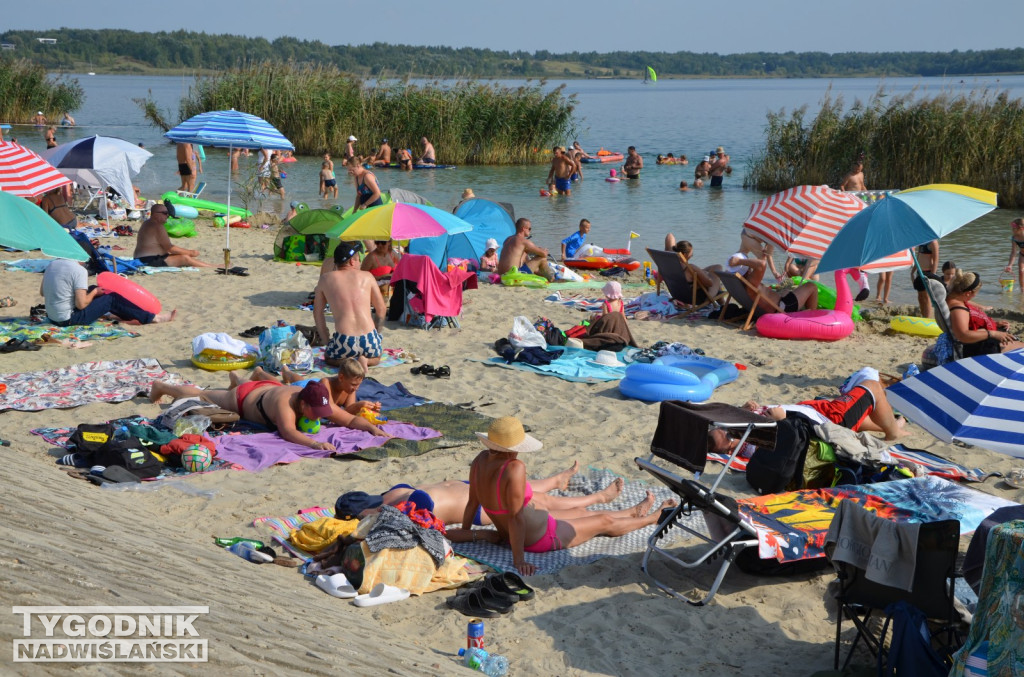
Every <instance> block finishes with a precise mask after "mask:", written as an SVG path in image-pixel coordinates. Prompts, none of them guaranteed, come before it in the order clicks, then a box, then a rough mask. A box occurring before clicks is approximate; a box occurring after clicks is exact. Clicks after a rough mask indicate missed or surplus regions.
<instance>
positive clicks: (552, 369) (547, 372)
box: [466, 346, 630, 383]
mask: <svg viewBox="0 0 1024 677" xmlns="http://www.w3.org/2000/svg"><path fill="white" fill-rule="evenodd" d="M551 348H552V349H554V350H559V349H561V350H564V352H563V353H562V356H561V357H559V358H558V359H557V360H552V362H551V364H543V365H532V364H525V363H523V362H513V363H512V364H507V363H506V362H505V360H504V358H501V357H497V356H495V357H491V358H488V359H486V360H484V359H481V358H478V357H467V358H466V359H467V360H469V361H470V362H481V363H483V364H486V365H490V366H492V367H503V368H505V369H515V370H517V371H528V372H532V373H534V374H540V375H541V376H555V377H557V378H560V379H562V380H563V381H571V382H573V383H607V382H609V381H618V380H621V379H622V378H623V377H625V375H626V369H625V367H605V366H603V365H600V364H597V363H595V362H594V360H595V359H596V358H597V353H596V352H594V351H593V350H586V349H583V348H569V347H567V346H551ZM627 350H630V348H626V349H624V350H621V351H619V353H617V357H618V359H619V361H620V362H622V361H623V359H622V358H623V356H624V355H625V353H626V351H627Z"/></svg>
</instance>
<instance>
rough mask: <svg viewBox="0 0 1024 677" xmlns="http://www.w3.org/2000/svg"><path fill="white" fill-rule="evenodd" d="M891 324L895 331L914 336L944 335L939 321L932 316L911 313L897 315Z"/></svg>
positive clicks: (932, 336) (930, 336)
mask: <svg viewBox="0 0 1024 677" xmlns="http://www.w3.org/2000/svg"><path fill="white" fill-rule="evenodd" d="M889 326H890V327H891V328H892V330H893V331H898V332H902V333H904V334H913V335H914V336H925V337H928V338H935V337H937V336H941V335H942V329H940V328H939V325H938V323H936V322H935V320H933V319H931V318H925V317H913V316H911V315H897V316H895V317H893V318H892V319H891V320H889Z"/></svg>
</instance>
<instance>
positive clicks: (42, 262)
mask: <svg viewBox="0 0 1024 677" xmlns="http://www.w3.org/2000/svg"><path fill="white" fill-rule="evenodd" d="M52 260H53V259H17V260H15V261H0V263H3V264H4V265H5V266H7V270H18V271H21V272H23V273H43V272H45V271H46V267H47V266H48V265H50V261H52Z"/></svg>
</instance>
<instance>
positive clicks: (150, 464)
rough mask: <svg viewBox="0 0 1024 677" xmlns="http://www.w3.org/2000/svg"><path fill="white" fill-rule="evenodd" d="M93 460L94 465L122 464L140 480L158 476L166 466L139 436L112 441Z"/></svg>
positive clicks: (121, 465)
mask: <svg viewBox="0 0 1024 677" xmlns="http://www.w3.org/2000/svg"><path fill="white" fill-rule="evenodd" d="M91 461H92V463H93V464H94V465H103V466H112V465H113V466H120V467H122V468H124V469H126V470H127V471H128V472H130V473H131V474H133V475H135V476H136V477H138V478H139V479H140V480H141V479H147V478H150V477H156V476H157V475H159V474H160V471H161V470H163V467H164V464H163V463H161V462H160V459H158V458H157V457H156V456H154V455H153V452H152V451H150V450H149V449H147V448H146V447H145V446H144V445H143V444H142V441H141V440H140V439H139V438H138V437H129V438H128V439H126V440H112V441H110V442H109V443H107V444H106V445H104V446H103V448H102V449H100V450H99V451H98V452H96V454H94V455H93V457H92V459H91Z"/></svg>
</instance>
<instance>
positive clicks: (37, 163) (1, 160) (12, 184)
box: [0, 141, 71, 197]
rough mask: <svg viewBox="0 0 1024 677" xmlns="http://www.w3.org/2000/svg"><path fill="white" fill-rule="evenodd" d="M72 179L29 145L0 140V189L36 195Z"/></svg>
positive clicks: (25, 194)
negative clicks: (30, 148)
mask: <svg viewBox="0 0 1024 677" xmlns="http://www.w3.org/2000/svg"><path fill="white" fill-rule="evenodd" d="M69 183H71V179H69V178H68V177H66V176H64V175H63V174H61V173H60V172H58V171H57V170H56V169H54V168H53V165H51V164H50V163H49V162H47V161H46V160H44V159H43V158H41V157H39V156H38V155H36V154H35V153H33V152H32V151H30V150H29V149H28V148H25V147H24V146H21V145H18V144H16V143H10V142H6V141H5V142H0V190H2V191H3V192H5V193H13V194H14V195H18V196H21V197H36V196H37V195H42V194H43V193H47V192H49V191H51V190H53V189H54V188H60V187H61V186H66V185H67V184H69Z"/></svg>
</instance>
